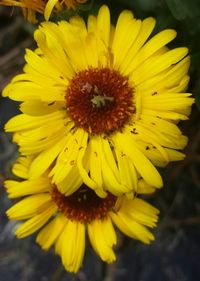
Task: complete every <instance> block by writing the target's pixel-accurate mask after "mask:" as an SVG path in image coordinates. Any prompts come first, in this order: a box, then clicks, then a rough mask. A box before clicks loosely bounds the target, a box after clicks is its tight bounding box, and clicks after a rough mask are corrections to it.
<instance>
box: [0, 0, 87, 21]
mask: <svg viewBox="0 0 200 281" xmlns="http://www.w3.org/2000/svg"><path fill="white" fill-rule="evenodd" d="M85 2H87V0H62V1H59V0H47V1H45V0H0V5H4V6H10V7H20V8H22V10H23V14H24V17H25V18H26V19H27V20H28V21H30V22H32V23H36V22H37V18H36V14H37V13H40V14H44V17H45V19H46V20H49V18H50V16H51V13H52V12H53V10H54V11H55V10H56V11H62V10H64V9H73V10H74V9H75V8H76V6H77V5H78V4H84V3H85Z"/></svg>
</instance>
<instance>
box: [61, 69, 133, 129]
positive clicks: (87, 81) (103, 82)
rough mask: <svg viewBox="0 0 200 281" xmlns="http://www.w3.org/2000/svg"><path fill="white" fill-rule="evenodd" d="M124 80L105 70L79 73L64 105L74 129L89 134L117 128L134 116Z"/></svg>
mask: <svg viewBox="0 0 200 281" xmlns="http://www.w3.org/2000/svg"><path fill="white" fill-rule="evenodd" d="M133 93H134V89H133V88H131V87H130V86H129V83H128V78H127V77H124V76H122V75H121V74H120V73H119V72H118V71H116V70H112V69H109V68H100V69H99V68H90V69H88V70H85V71H80V72H79V73H78V74H77V75H76V76H75V77H74V78H73V79H72V80H71V82H70V84H69V86H68V89H67V93H66V103H67V110H68V114H69V116H70V117H71V119H72V120H73V121H74V122H75V125H76V126H77V127H81V128H83V129H84V130H85V131H87V132H89V133H92V134H103V133H105V134H109V133H111V132H113V131H115V130H119V129H121V128H122V127H123V126H124V124H125V123H126V122H127V121H128V119H129V117H130V115H132V114H133V113H135V105H134V97H133Z"/></svg>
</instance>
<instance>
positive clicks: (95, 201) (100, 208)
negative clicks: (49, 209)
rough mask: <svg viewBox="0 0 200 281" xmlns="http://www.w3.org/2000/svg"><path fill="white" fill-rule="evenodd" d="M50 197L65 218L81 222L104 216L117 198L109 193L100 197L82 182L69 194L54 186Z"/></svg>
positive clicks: (88, 221)
mask: <svg viewBox="0 0 200 281" xmlns="http://www.w3.org/2000/svg"><path fill="white" fill-rule="evenodd" d="M52 199H53V201H54V202H55V203H56V205H57V206H58V210H59V211H60V212H62V213H63V214H64V215H65V216H66V217H67V218H69V219H71V220H76V221H79V222H82V223H90V222H91V221H93V220H95V219H103V218H105V217H106V216H107V215H108V212H109V211H110V210H111V209H112V207H114V205H115V203H116V200H117V198H116V197H115V196H114V195H112V194H110V193H108V195H107V197H106V198H100V197H98V196H97V195H96V193H95V192H94V191H93V190H92V189H90V188H88V187H87V186H86V185H84V184H83V185H82V186H81V188H79V189H78V190H77V191H76V192H74V193H73V194H72V195H70V196H65V195H63V194H62V193H60V192H59V191H58V189H57V188H56V187H54V189H53V191H52Z"/></svg>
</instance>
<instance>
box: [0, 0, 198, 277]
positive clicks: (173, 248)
mask: <svg viewBox="0 0 200 281" xmlns="http://www.w3.org/2000/svg"><path fill="white" fill-rule="evenodd" d="M101 3H107V4H108V5H109V7H110V8H111V14H112V16H113V22H114V21H115V20H116V18H117V16H118V14H119V12H120V11H121V10H122V9H124V8H128V9H131V10H133V11H134V14H135V15H136V17H139V18H145V17H147V16H154V17H155V18H156V19H157V26H156V30H155V32H157V31H159V30H163V29H164V28H175V29H176V30H177V31H178V36H177V38H176V39H175V40H174V43H173V44H171V45H172V47H173V46H187V47H188V48H189V50H190V54H191V58H192V64H191V68H190V72H191V73H190V74H191V81H190V85H189V92H192V93H193V95H194V97H195V98H196V105H194V106H193V109H192V114H191V117H190V120H189V121H186V122H182V123H180V126H181V129H182V130H183V132H184V133H185V134H186V135H188V136H189V144H188V146H187V147H186V149H185V153H186V154H187V157H186V159H185V160H184V161H182V162H178V163H171V164H169V165H168V166H167V167H166V168H165V169H162V170H161V173H162V175H163V178H164V182H165V187H164V188H163V189H162V190H161V191H158V192H157V193H156V194H154V195H153V196H149V197H148V198H147V199H148V200H149V201H150V202H152V203H153V204H154V205H155V206H156V207H158V208H159V209H160V211H161V215H160V220H159V224H158V227H157V229H156V230H155V231H154V232H155V236H156V240H155V242H153V243H152V244H151V245H150V246H146V245H143V244H141V243H139V242H137V241H133V240H130V239H128V238H126V237H124V236H122V235H121V234H120V233H119V234H118V235H119V238H118V240H119V243H118V244H119V245H118V246H117V249H116V251H117V262H116V263H114V264H113V265H106V264H103V263H101V261H100V259H99V258H98V257H97V256H96V255H95V254H94V253H93V251H92V250H91V248H90V246H88V247H87V251H86V256H85V260H84V265H83V268H82V269H81V270H80V271H79V273H78V274H76V275H73V274H68V273H66V272H65V270H64V269H63V267H62V265H61V262H60V258H59V257H57V256H55V254H54V252H53V250H52V251H49V252H47V253H46V252H44V251H42V250H41V249H40V248H39V246H37V245H36V244H35V242H34V238H35V237H34V235H32V236H31V237H28V238H25V239H23V240H18V239H16V238H15V237H14V234H13V233H14V230H13V228H14V227H15V226H16V223H15V222H9V221H8V220H7V217H6V215H5V211H6V210H7V209H8V207H9V206H10V205H11V202H10V201H9V200H8V199H7V196H6V193H5V190H4V188H3V180H4V179H5V178H8V177H10V176H11V174H10V167H11V164H12V162H13V160H14V159H15V158H16V155H17V152H16V149H17V148H16V146H15V145H14V144H12V142H11V138H12V136H11V135H10V134H6V133H5V132H4V131H3V126H4V124H5V122H6V121H7V120H8V119H9V118H10V117H11V116H13V115H15V114H16V113H17V112H18V109H17V107H18V105H17V103H15V102H13V101H9V100H8V99H5V98H2V97H1V96H0V185H1V186H2V187H1V188H0V281H14V280H16V281H36V280H37V281H78V280H79V281H121V280H122V281H200V226H199V225H200V165H199V163H200V125H199V122H200V112H199V107H200V106H199V105H200V1H199V0H193V1H192V0H165V1H164V0H163V1H156V0H121V1H120V0H118V1H117V0H110V1H100V0H99V1H95V0H94V1H93V3H90V2H89V3H88V5H86V6H84V8H80V10H79V12H80V13H81V14H82V15H83V16H84V17H87V14H88V13H91V12H95V11H97V9H98V7H99V6H100V4H101ZM69 14H71V13H68V12H67V13H66V12H65V13H64V14H63V15H62V16H65V17H68V16H69ZM58 17H61V16H60V15H55V17H54V19H57V18H58ZM34 29H35V26H33V25H31V24H29V23H27V22H25V21H24V19H23V17H22V15H21V11H20V10H18V9H16V8H15V9H12V8H3V7H0V92H1V90H2V89H3V87H4V86H5V85H6V84H7V83H8V82H9V81H10V79H11V78H12V77H13V76H14V75H16V74H17V73H20V72H21V71H22V68H23V64H24V59H23V56H24V48H27V47H28V48H34V42H33V39H32V32H33V30H34Z"/></svg>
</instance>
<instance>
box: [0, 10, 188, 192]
mask: <svg viewBox="0 0 200 281" xmlns="http://www.w3.org/2000/svg"><path fill="white" fill-rule="evenodd" d="M154 26H155V20H154V19H153V18H147V19H145V20H143V21H142V20H137V19H135V18H134V16H133V14H132V12H130V11H127V10H126V11H123V12H122V13H121V14H120V16H119V18H118V21H117V24H116V27H113V26H112V25H111V24H110V13H109V9H108V7H106V6H102V7H101V8H100V10H99V13H98V15H97V16H96V17H95V16H92V15H91V16H89V18H88V21H87V25H86V24H85V22H84V21H83V19H82V18H81V17H78V16H76V17H72V18H71V19H70V21H69V22H67V21H61V22H58V23H57V24H55V23H51V22H45V23H42V25H41V26H40V27H39V29H38V30H37V31H36V32H35V40H36V42H37V45H38V48H37V49H36V50H35V51H31V50H26V55H25V59H26V62H27V64H26V65H25V67H24V73H23V74H20V75H17V76H16V77H14V79H13V80H12V81H11V83H10V84H9V85H8V86H7V87H6V88H5V90H4V91H3V95H4V96H8V97H10V98H11V99H13V100H16V101H21V102H22V103H21V105H20V110H21V112H22V114H19V115H18V116H16V117H14V118H12V119H11V120H10V121H9V122H8V123H7V124H6V126H5V129H6V131H8V132H14V133H15V135H14V141H15V142H16V143H17V144H18V145H19V146H20V152H21V153H22V154H23V155H31V154H37V157H36V158H35V159H34V160H33V162H32V164H31V167H30V172H29V176H30V178H32V179H33V178H37V177H38V176H40V175H42V174H43V173H44V172H45V171H46V170H47V169H48V168H50V169H51V172H50V175H49V176H50V177H52V180H53V183H55V184H56V186H57V187H58V189H59V190H60V191H61V192H62V193H63V194H65V195H69V194H72V193H73V192H75V191H76V190H78V188H79V183H78V184H77V181H78V180H77V181H75V180H74V179H77V178H79V177H80V178H81V180H83V182H84V183H85V184H86V185H87V186H89V187H90V188H92V189H93V190H95V191H96V193H97V194H98V195H99V196H101V197H105V196H106V192H105V191H109V192H111V193H112V194H114V195H116V196H120V195H122V194H124V193H126V194H131V193H133V192H137V189H138V179H141V178H142V179H143V180H144V181H145V182H146V183H147V184H149V185H150V186H154V187H156V188H160V187H162V185H163V183H162V179H161V176H160V174H159V173H158V171H157V169H156V168H155V166H159V167H160V166H161V167H163V166H165V165H166V164H167V163H168V162H170V161H178V160H182V159H183V158H184V154H182V153H181V152H180V151H179V150H181V149H183V148H184V147H185V145H186V143H187V137H185V136H183V135H182V133H181V131H180V129H179V128H178V127H177V122H178V121H179V120H186V119H188V115H189V113H190V107H191V104H192V103H193V98H191V97H190V96H191V94H190V93H186V92H185V91H186V88H187V85H188V81H189V77H188V74H187V73H188V68H189V64H190V59H189V57H188V56H187V54H188V49H187V48H185V47H180V48H176V49H173V50H169V49H168V48H167V47H166V44H167V43H169V42H170V41H171V40H173V39H174V37H175V36H176V32H175V31H174V30H171V29H167V30H164V31H162V32H160V33H158V34H157V35H155V36H153V37H152V38H151V39H149V40H148V38H149V36H150V35H151V32H152V31H153V29H154ZM61 183H62V184H61ZM63 183H64V184H63ZM69 183H70V186H69Z"/></svg>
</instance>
